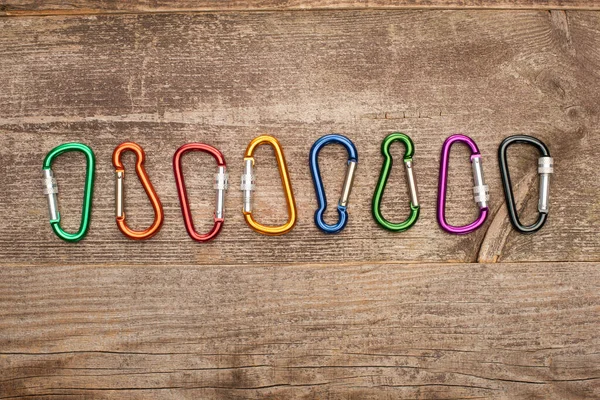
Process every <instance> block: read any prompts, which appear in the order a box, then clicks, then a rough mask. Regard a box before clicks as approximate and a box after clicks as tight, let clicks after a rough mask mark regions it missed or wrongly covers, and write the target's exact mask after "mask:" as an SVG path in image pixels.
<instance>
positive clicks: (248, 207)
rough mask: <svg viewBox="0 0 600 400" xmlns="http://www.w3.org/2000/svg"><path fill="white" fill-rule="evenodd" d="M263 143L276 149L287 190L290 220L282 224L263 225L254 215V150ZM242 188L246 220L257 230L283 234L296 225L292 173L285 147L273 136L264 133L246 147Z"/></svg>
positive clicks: (263, 232)
mask: <svg viewBox="0 0 600 400" xmlns="http://www.w3.org/2000/svg"><path fill="white" fill-rule="evenodd" d="M261 144H270V145H271V146H272V147H273V150H275V158H276V159H277V167H278V168H279V176H280V177H281V184H282V185H283V190H284V192H285V197H286V199H287V210H288V221H287V222H286V223H285V224H283V225H280V226H266V225H261V224H259V223H258V222H256V221H255V220H254V218H253V217H252V191H253V190H254V174H253V167H254V150H255V149H256V148H257V147H258V146H260V145H261ZM240 189H241V190H242V191H243V192H244V207H243V209H242V212H243V214H244V218H245V219H246V222H247V223H248V225H250V227H251V228H252V229H254V230H255V231H256V232H259V233H262V234H264V235H271V236H275V235H283V234H285V233H288V232H289V231H291V230H292V228H293V227H294V225H296V214H297V213H296V200H295V199H294V192H293V191H292V184H291V183H290V175H289V173H288V170H287V165H286V162H285V156H284V155H283V149H282V148H281V145H280V144H279V141H278V140H277V139H275V138H274V137H273V136H269V135H262V136H259V137H257V138H255V139H253V140H252V141H251V142H250V143H249V144H248V148H247V149H246V153H245V154H244V174H243V175H242V184H241V187H240Z"/></svg>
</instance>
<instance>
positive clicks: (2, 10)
mask: <svg viewBox="0 0 600 400" xmlns="http://www.w3.org/2000/svg"><path fill="white" fill-rule="evenodd" d="M343 9H380V10H381V9H389V10H397V9H495V10H549V9H552V10H600V2H598V0H283V1H282V0H247V1H245V0H233V1H222V0H179V1H172V0H153V1H147V0H131V1H119V0H75V1H69V2H65V1H60V0H48V1H43V2H40V1H32V0H0V15H6V16H22V15H56V14H71V15H72V14H106V13H109V14H116V13H117V14H118V13H154V12H206V11H266V10H343Z"/></svg>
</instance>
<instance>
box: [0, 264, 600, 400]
mask: <svg viewBox="0 0 600 400" xmlns="http://www.w3.org/2000/svg"><path fill="white" fill-rule="evenodd" d="M40 271H42V273H40ZM2 274H3V279H1V280H0V290H1V293H2V296H1V297H0V370H1V371H2V374H1V378H0V398H3V399H7V398H28V397H35V398H102V399H117V398H129V399H149V398H151V399H172V398H185V399H198V398H202V399H208V398H211V399H232V398H236V399H242V398H243V399H265V398H267V399H281V398H301V399H324V398H328V399H338V398H339V399H341V398H344V399H382V398H385V399H398V398H419V399H425V398H427V399H458V398H469V399H472V398H485V399H517V398H519V399H541V398H543V399H562V400H568V399H584V398H585V399H592V398H598V396H599V395H600V368H599V366H600V340H599V338H598V335H597V332H598V329H599V328H600V284H599V282H600V264H597V263H544V264H539V263H529V264H467V265H461V264H455V265H439V264H432V265H418V266H409V265H399V264H360V263H357V264H346V265H333V264H332V265H329V266H327V267H322V266H321V265H302V266H293V265H286V264H282V265H275V266H259V265H256V266H244V265H234V266H228V267H217V266H202V265H197V264H193V265H191V264H190V265H185V266H182V267H160V266H157V267H153V266H145V267H115V268H90V267H77V266H73V267H48V268H43V269H40V268H36V267H27V268H20V267H15V268H4V269H2ZM23 299H27V301H23Z"/></svg>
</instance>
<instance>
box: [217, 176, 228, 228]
mask: <svg viewBox="0 0 600 400" xmlns="http://www.w3.org/2000/svg"><path fill="white" fill-rule="evenodd" d="M218 168H219V170H218V172H217V173H216V174H215V189H216V191H217V205H216V209H215V218H220V219H222V218H224V215H223V209H224V208H225V191H226V190H227V188H228V187H229V174H228V173H227V172H226V167H225V166H224V165H220V166H219V167H218Z"/></svg>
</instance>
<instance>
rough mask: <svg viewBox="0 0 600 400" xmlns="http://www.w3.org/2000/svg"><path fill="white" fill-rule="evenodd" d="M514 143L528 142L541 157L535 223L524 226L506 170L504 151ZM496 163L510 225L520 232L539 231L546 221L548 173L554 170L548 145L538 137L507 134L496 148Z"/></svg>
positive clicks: (508, 173)
mask: <svg viewBox="0 0 600 400" xmlns="http://www.w3.org/2000/svg"><path fill="white" fill-rule="evenodd" d="M514 143H525V144H530V145H533V146H535V147H537V149H538V150H539V151H540V153H541V155H542V156H541V157H540V158H539V159H538V174H539V176H540V193H539V201H538V212H539V216H538V219H537V221H536V222H535V223H533V224H531V225H528V226H524V225H523V224H521V221H519V216H518V214H517V207H516V205H515V198H514V196H513V192H512V183H511V181H510V172H509V170H508V162H507V160H506V152H507V150H508V147H509V146H510V145H512V144H514ZM498 164H499V165H500V175H502V185H503V186H504V196H505V197H506V208H508V216H509V217H510V222H511V224H512V226H513V227H514V228H515V230H517V231H518V232H521V233H525V234H527V233H534V232H537V231H539V230H540V229H541V228H542V226H544V224H545V223H546V219H547V218H548V199H549V191H550V174H552V173H553V172H554V170H553V167H554V161H553V159H552V157H550V151H549V150H548V147H546V145H545V144H544V143H543V142H542V141H541V140H539V139H537V138H534V137H533V136H527V135H514V136H509V137H507V138H506V139H504V140H503V141H502V143H501V144H500V147H499V148H498Z"/></svg>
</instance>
